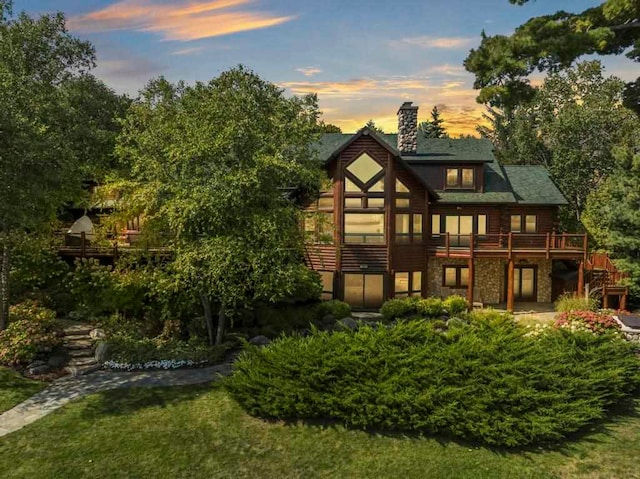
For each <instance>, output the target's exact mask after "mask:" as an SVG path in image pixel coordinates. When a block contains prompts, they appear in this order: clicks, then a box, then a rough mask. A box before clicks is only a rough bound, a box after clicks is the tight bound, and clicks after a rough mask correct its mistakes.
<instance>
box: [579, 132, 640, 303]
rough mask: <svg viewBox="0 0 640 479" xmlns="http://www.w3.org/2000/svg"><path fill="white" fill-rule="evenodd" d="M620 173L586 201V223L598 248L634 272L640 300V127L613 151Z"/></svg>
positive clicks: (634, 289) (634, 286)
mask: <svg viewBox="0 0 640 479" xmlns="http://www.w3.org/2000/svg"><path fill="white" fill-rule="evenodd" d="M614 155H615V157H616V159H617V161H618V162H619V166H620V174H616V175H611V176H610V177H609V178H607V180H606V181H604V182H603V184H602V185H601V186H600V188H598V189H597V190H595V191H593V192H592V193H591V194H590V195H589V198H588V200H587V206H586V209H585V212H584V215H583V222H584V224H585V226H586V227H587V230H588V231H589V233H590V234H591V236H592V237H593V238H594V239H595V240H596V242H597V245H598V246H599V247H601V248H604V249H606V250H607V251H608V252H609V253H611V254H612V256H613V257H614V258H617V260H616V263H617V264H618V266H619V267H620V268H621V269H622V270H623V271H628V272H629V273H631V281H632V285H631V289H630V291H631V294H632V295H633V296H634V297H635V298H640V128H636V130H635V132H633V133H632V134H631V135H629V137H628V138H627V141H626V142H624V143H623V144H621V145H619V146H617V147H616V148H615V149H614Z"/></svg>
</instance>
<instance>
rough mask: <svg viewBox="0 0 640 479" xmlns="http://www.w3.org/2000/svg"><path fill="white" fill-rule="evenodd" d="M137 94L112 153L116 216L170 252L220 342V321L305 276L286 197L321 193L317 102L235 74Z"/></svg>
mask: <svg viewBox="0 0 640 479" xmlns="http://www.w3.org/2000/svg"><path fill="white" fill-rule="evenodd" d="M141 95H142V96H141V99H140V100H139V101H138V102H136V103H135V104H134V105H133V106H132V107H131V108H130V110H129V114H128V116H127V118H126V120H125V123H124V127H123V132H122V134H121V136H120V137H119V140H118V146H117V151H118V154H119V156H120V157H121V158H122V160H123V161H124V162H125V163H126V164H127V165H128V166H129V167H130V170H131V177H130V178H129V179H128V186H127V188H126V189H125V203H126V204H127V207H126V212H127V214H141V215H143V217H144V219H145V223H144V230H145V232H146V234H148V235H152V236H154V235H155V236H156V237H160V238H161V240H162V241H163V242H164V244H167V245H169V246H170V247H171V248H172V252H173V258H174V259H173V265H172V268H173V271H175V277H176V280H177V281H180V282H181V283H182V284H183V285H184V287H185V288H188V289H189V290H190V291H192V292H193V293H194V294H196V295H198V296H199V298H200V300H201V303H202V307H203V313H204V317H205V321H206V324H207V328H208V330H209V339H210V341H211V342H212V343H213V342H214V335H215V342H216V343H218V344H219V343H220V342H221V341H222V336H223V333H224V329H225V324H226V320H227V317H228V316H229V315H230V314H232V313H234V311H236V310H237V309H238V308H240V307H243V306H245V305H248V304H251V303H252V302H253V301H255V300H266V301H278V300H280V299H282V298H284V297H287V296H288V295H290V294H291V293H292V292H293V291H294V290H295V289H296V285H297V283H298V282H299V281H300V278H301V276H302V275H304V274H305V271H306V269H305V267H304V266H303V265H302V240H303V236H302V232H301V231H300V228H299V221H298V219H299V218H298V213H299V212H298V209H297V207H296V206H295V204H294V203H293V202H292V201H291V199H290V198H289V195H288V194H286V193H287V191H289V189H290V187H294V186H299V187H301V188H302V189H306V190H315V191H317V189H318V187H319V185H320V178H321V174H320V170H319V166H318V163H317V161H314V159H313V158H314V153H313V148H312V143H313V142H314V141H315V140H317V138H318V124H317V118H318V114H319V113H318V107H317V99H316V97H315V96H314V95H310V96H305V97H303V98H298V97H292V98H286V97H285V96H284V94H283V91H282V90H281V89H279V88H278V87H276V86H275V85H273V84H271V83H268V82H266V81H264V80H262V79H260V78H259V77H258V76H257V75H256V74H255V73H253V72H251V71H250V70H247V69H245V68H244V67H242V66H240V67H237V68H234V69H231V70H229V71H226V72H224V73H222V74H221V75H220V76H219V77H217V78H214V79H213V80H211V81H210V82H208V83H206V84H205V83H196V84H195V85H194V86H185V85H184V84H183V83H177V84H171V83H169V82H168V81H166V80H164V79H163V78H160V79H157V80H154V81H152V82H151V83H149V85H148V86H147V87H146V88H145V89H144V90H143V91H142V94H141ZM216 305H217V310H218V323H217V328H216V332H215V334H214V320H213V313H214V309H216Z"/></svg>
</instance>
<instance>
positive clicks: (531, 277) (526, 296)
mask: <svg viewBox="0 0 640 479" xmlns="http://www.w3.org/2000/svg"><path fill="white" fill-rule="evenodd" d="M513 294H514V298H515V300H516V301H536V299H537V298H536V268H535V267H532V266H516V267H515V268H514V271H513Z"/></svg>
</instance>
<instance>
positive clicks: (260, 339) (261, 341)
mask: <svg viewBox="0 0 640 479" xmlns="http://www.w3.org/2000/svg"><path fill="white" fill-rule="evenodd" d="M269 343H271V340H270V339H269V338H267V337H266V336H262V335H260V336H254V337H253V338H251V339H250V340H249V344H253V345H254V346H266V345H268V344H269Z"/></svg>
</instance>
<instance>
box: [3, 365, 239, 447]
mask: <svg viewBox="0 0 640 479" xmlns="http://www.w3.org/2000/svg"><path fill="white" fill-rule="evenodd" d="M233 359H234V357H231V358H230V359H229V361H227V362H226V363H223V364H218V365H216V366H211V367H208V368H201V369H177V370H173V371H138V372H113V371H97V372H94V373H92V374H87V375H86V376H66V377H64V378H62V379H58V380H57V381H54V382H53V383H52V384H51V385H50V386H49V387H48V388H46V389H44V390H43V391H40V392H39V393H37V394H36V395H35V396H32V397H30V398H29V399H27V400H26V401H24V402H22V403H20V404H18V405H17V406H16V407H14V408H13V409H10V410H8V411H6V412H5V413H3V414H0V437H1V436H4V435H6V434H9V433H11V432H14V431H17V430H18V429H22V428H23V427H24V426H26V425H28V424H31V423H32V422H34V421H37V420H38V419H40V418H42V417H44V416H46V415H47V414H49V413H51V412H53V411H55V410H56V409H58V408H60V407H62V406H63V405H65V404H66V403H68V402H69V401H71V400H73V399H76V398H79V397H82V396H85V395H87V394H93V393H97V392H99V391H106V390H109V389H118V388H133V387H166V386H184V385H189V384H199V383H207V382H211V381H215V380H217V379H219V378H220V377H221V376H227V375H229V374H230V373H231V363H232V362H233Z"/></svg>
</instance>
